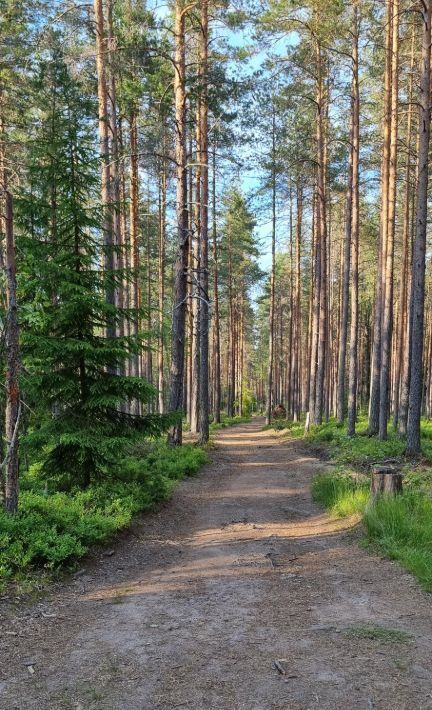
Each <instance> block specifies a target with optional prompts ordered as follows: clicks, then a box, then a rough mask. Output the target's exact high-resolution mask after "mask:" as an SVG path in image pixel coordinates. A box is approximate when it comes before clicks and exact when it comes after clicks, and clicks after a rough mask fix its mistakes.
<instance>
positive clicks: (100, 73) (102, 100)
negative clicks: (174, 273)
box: [94, 0, 116, 338]
mask: <svg viewBox="0 0 432 710" xmlns="http://www.w3.org/2000/svg"><path fill="white" fill-rule="evenodd" d="M94 14H95V23H96V71H97V82H98V121H99V123H98V125H99V151H100V157H101V176H102V187H101V200H102V209H103V234H104V245H105V269H106V271H107V273H112V272H113V271H114V245H115V237H114V224H113V213H112V204H111V198H112V195H111V166H110V163H111V155H110V137H109V114H108V88H107V68H106V61H107V39H106V35H105V23H104V13H103V0H94ZM106 299H107V302H108V303H109V304H110V305H114V303H115V294H114V287H113V285H112V284H110V285H108V287H107V291H106ZM106 335H107V337H108V338H113V337H115V335H116V327H115V323H114V321H113V322H112V323H110V324H109V326H108V327H107V333H106Z"/></svg>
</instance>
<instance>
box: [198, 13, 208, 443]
mask: <svg viewBox="0 0 432 710" xmlns="http://www.w3.org/2000/svg"><path fill="white" fill-rule="evenodd" d="M200 31H201V39H200V60H199V61H200V74H201V84H202V86H201V95H200V103H199V122H200V146H199V148H200V157H199V161H200V165H201V169H200V176H201V191H200V199H201V201H200V226H201V234H200V236H201V254H200V256H201V264H200V267H201V269H200V292H201V301H200V304H201V306H200V320H201V323H200V378H199V383H200V391H199V432H200V436H199V442H200V443H201V444H205V443H206V442H207V441H208V439H209V329H210V319H209V278H208V201H209V185H208V99H207V81H208V77H207V73H208V66H207V65H208V0H201V25H200Z"/></svg>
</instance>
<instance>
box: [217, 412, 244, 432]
mask: <svg viewBox="0 0 432 710" xmlns="http://www.w3.org/2000/svg"><path fill="white" fill-rule="evenodd" d="M251 419H252V417H250V416H245V417H239V416H235V417H228V416H227V415H226V414H223V415H222V416H221V420H220V422H212V423H211V424H210V431H217V430H218V429H225V428H226V427H229V426H236V425H237V424H248V423H249V422H250V421H251Z"/></svg>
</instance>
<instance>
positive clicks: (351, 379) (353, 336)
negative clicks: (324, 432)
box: [347, 0, 360, 436]
mask: <svg viewBox="0 0 432 710" xmlns="http://www.w3.org/2000/svg"><path fill="white" fill-rule="evenodd" d="M359 22H360V20H359V8H358V0H353V87H352V98H353V100H352V113H353V119H352V125H353V130H352V160H351V163H352V210H351V220H352V223H351V249H352V255H351V264H352V270H351V325H350V350H349V370H348V417H347V434H348V436H354V434H355V425H356V417H357V372H358V362H357V359H358V310H359V308H358V301H359V225H360V219H359V217H360V216H359V210H360V204H359V178H360V170H359V157H360V91H359V51H358V49H359Z"/></svg>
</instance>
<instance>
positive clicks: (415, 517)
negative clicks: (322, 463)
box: [287, 417, 432, 591]
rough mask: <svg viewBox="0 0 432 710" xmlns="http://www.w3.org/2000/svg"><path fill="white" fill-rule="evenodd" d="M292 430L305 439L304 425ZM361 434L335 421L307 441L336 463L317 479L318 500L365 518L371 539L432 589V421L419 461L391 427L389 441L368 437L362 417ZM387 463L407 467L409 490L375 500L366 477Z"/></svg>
mask: <svg viewBox="0 0 432 710" xmlns="http://www.w3.org/2000/svg"><path fill="white" fill-rule="evenodd" d="M287 431H288V432H289V435H290V436H292V437H300V436H301V437H303V436H304V432H303V430H302V429H301V428H300V425H298V424H295V425H291V426H289V427H287ZM357 431H358V435H357V436H355V437H348V436H347V435H346V433H345V430H344V429H342V428H340V427H339V426H338V425H337V422H336V421H335V420H330V421H329V422H328V423H326V424H323V425H322V426H321V427H313V428H311V430H310V432H309V433H308V434H307V435H306V436H305V437H304V439H305V441H307V442H308V443H309V442H310V443H311V444H319V445H321V446H325V448H326V450H327V451H328V452H329V454H330V456H331V458H332V460H333V462H334V463H335V467H334V469H333V470H332V471H331V472H326V473H323V474H320V475H319V476H317V477H316V478H315V479H314V481H313V483H312V494H313V498H314V500H315V501H317V502H318V503H320V504H321V505H323V506H324V507H325V508H326V509H327V510H328V511H329V513H330V514H331V515H333V516H335V517H345V516H350V515H354V514H359V515H361V516H362V519H363V523H364V528H365V532H366V541H367V542H368V543H369V544H371V545H374V546H375V547H376V548H377V549H378V550H379V551H380V552H381V553H382V554H384V555H385V556H386V557H388V558H390V559H393V560H397V561H398V562H400V563H401V564H402V565H403V567H405V568H406V569H407V570H408V571H409V572H411V573H412V574H413V575H414V576H415V577H416V578H417V579H418V581H419V582H420V583H421V585H422V586H423V587H424V588H425V589H426V590H428V591H432V468H431V466H430V465H429V463H430V461H432V422H429V421H423V422H422V429H421V432H422V449H423V458H422V459H421V460H420V461H414V462H413V461H410V460H407V459H406V458H405V457H404V449H405V441H404V440H403V439H401V438H400V437H399V436H398V434H397V433H396V432H395V431H394V430H393V429H391V427H389V432H388V439H387V441H380V440H379V439H378V438H377V437H369V436H368V435H367V419H366V417H362V418H360V420H359V423H358V427H357ZM385 461H391V462H394V463H396V464H397V465H398V466H399V467H400V468H401V469H402V471H403V473H404V491H403V493H402V494H401V495H398V496H396V497H394V498H391V497H387V496H383V497H380V498H378V499H377V500H376V501H374V502H370V496H369V480H368V478H367V477H366V476H365V475H364V474H365V472H369V471H370V468H371V466H372V465H373V464H378V463H381V462H385ZM359 473H360V475H358V474H359ZM361 474H363V475H361Z"/></svg>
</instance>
